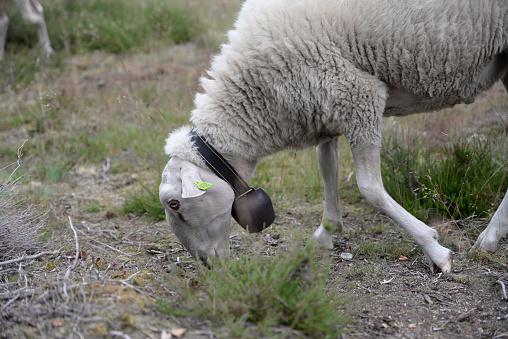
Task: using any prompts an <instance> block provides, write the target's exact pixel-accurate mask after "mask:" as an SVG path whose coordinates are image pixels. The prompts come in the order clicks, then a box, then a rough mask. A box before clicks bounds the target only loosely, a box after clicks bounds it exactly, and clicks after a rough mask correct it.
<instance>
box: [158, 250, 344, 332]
mask: <svg viewBox="0 0 508 339" xmlns="http://www.w3.org/2000/svg"><path fill="white" fill-rule="evenodd" d="M316 252H317V251H316V249H315V248H313V246H312V245H310V246H307V247H306V248H300V246H294V247H293V248H292V249H290V251H289V252H285V251H284V252H282V253H279V254H277V255H275V256H269V257H261V256H256V255H252V254H244V255H240V256H239V257H237V258H236V259H235V260H228V261H217V260H215V261H213V263H212V264H211V265H210V268H208V267H205V266H200V267H199V270H198V272H197V274H196V275H195V276H193V277H192V278H191V279H193V283H192V284H191V285H192V288H190V289H188V290H186V293H184V294H182V295H181V296H180V297H179V298H176V299H174V300H172V301H168V300H166V299H160V300H159V301H158V305H159V309H161V310H162V311H164V312H167V313H170V314H176V315H186V316H195V317H204V318H205V319H209V320H215V321H217V320H218V321H220V322H221V323H225V324H229V326H230V329H231V333H230V336H231V337H235V338H244V337H250V336H251V335H253V333H250V330H251V326H252V325H254V326H255V327H256V333H259V334H261V335H264V336H273V335H275V334H276V333H275V332H274V329H276V328H277V326H279V325H284V329H283V330H282V333H285V335H290V334H291V333H292V331H295V330H296V331H297V333H298V332H300V333H303V334H305V335H308V336H311V337H330V338H334V337H337V335H338V334H340V332H341V330H342V326H343V325H344V324H345V320H346V316H345V315H342V314H340V312H338V307H339V306H340V305H342V304H344V302H345V300H344V299H343V298H341V297H340V296H338V295H327V293H326V292H325V291H326V288H325V287H326V284H327V280H328V272H329V265H327V263H326V262H327V261H328V260H326V259H325V260H324V261H323V260H320V261H317V260H316ZM321 259H323V258H321ZM184 281H185V279H182V278H180V286H179V287H180V288H179V289H182V286H183V285H184ZM184 289H185V288H184ZM279 335H281V333H279ZM282 336H284V334H282Z"/></svg>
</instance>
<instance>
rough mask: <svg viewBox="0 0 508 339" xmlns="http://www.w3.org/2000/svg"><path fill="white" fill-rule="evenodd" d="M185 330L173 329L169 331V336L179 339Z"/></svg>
mask: <svg viewBox="0 0 508 339" xmlns="http://www.w3.org/2000/svg"><path fill="white" fill-rule="evenodd" d="M185 331H186V329H185V328H175V329H174V330H172V331H171V335H172V336H174V337H176V338H181V337H183V335H184V334H185Z"/></svg>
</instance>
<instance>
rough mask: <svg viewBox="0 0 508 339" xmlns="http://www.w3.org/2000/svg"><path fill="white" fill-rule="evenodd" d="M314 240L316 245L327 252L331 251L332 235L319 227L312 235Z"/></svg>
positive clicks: (322, 227)
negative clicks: (327, 250)
mask: <svg viewBox="0 0 508 339" xmlns="http://www.w3.org/2000/svg"><path fill="white" fill-rule="evenodd" d="M312 237H313V238H314V239H316V241H317V243H318V244H319V245H321V246H323V247H325V248H327V249H329V250H331V249H333V242H332V235H331V234H330V232H328V231H327V230H326V228H325V227H324V226H323V225H321V226H319V228H318V229H317V230H316V231H315V232H314V234H313V235H312Z"/></svg>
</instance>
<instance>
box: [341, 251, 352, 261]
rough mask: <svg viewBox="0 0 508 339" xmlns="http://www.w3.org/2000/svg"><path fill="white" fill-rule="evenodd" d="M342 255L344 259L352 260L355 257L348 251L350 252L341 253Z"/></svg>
mask: <svg viewBox="0 0 508 339" xmlns="http://www.w3.org/2000/svg"><path fill="white" fill-rule="evenodd" d="M340 257H341V259H342V260H352V259H353V255H352V254H351V253H348V252H343V253H341V254H340Z"/></svg>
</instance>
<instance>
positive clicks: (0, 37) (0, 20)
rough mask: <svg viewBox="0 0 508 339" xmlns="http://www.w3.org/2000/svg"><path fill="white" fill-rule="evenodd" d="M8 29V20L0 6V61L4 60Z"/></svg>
mask: <svg viewBox="0 0 508 339" xmlns="http://www.w3.org/2000/svg"><path fill="white" fill-rule="evenodd" d="M8 27H9V18H8V17H7V15H6V14H5V13H4V12H3V10H2V7H1V6H0V60H2V59H3V58H4V49H5V38H6V37H7V29H8Z"/></svg>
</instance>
